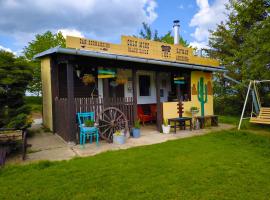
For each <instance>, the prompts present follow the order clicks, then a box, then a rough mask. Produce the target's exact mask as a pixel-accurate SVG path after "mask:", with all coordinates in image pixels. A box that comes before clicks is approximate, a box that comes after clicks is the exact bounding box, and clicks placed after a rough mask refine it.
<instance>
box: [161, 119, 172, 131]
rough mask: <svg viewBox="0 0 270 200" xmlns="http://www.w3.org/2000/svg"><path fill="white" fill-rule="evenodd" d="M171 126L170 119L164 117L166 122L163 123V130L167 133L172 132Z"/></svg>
mask: <svg viewBox="0 0 270 200" xmlns="http://www.w3.org/2000/svg"><path fill="white" fill-rule="evenodd" d="M170 129H171V126H170V125H169V124H168V120H167V119H164V122H163V124H162V132H163V133H165V134H169V133H170Z"/></svg>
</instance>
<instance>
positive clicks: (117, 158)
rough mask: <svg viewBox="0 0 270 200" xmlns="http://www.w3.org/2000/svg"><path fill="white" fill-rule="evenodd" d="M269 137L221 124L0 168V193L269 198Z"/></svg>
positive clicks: (1, 195) (17, 195) (18, 195)
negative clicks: (177, 136) (216, 128)
mask: <svg viewBox="0 0 270 200" xmlns="http://www.w3.org/2000/svg"><path fill="white" fill-rule="evenodd" d="M269 197H270V137H269V136H261V135H255V134H251V133H248V132H245V131H241V132H236V131H234V130H231V131H223V132H216V133H211V134H209V135H205V136H198V137H193V138H187V139H182V140H174V141H169V142H165V143H162V144H156V145H152V146H145V147H138V148H132V149H128V150H120V151H114V152H106V153H103V154H99V155H97V156H94V157H87V158H78V159H73V160H70V161H63V162H41V163H38V164H31V165H26V166H7V167H6V168H4V169H2V170H0V199H1V200H4V199H9V200H10V199H46V200H47V199H82V200H85V199H106V200H107V199H117V200H119V199H136V200H137V199H189V200H190V199H237V200H239V199H245V200H246V199H252V200H253V199H269Z"/></svg>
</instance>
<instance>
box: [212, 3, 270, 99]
mask: <svg viewBox="0 0 270 200" xmlns="http://www.w3.org/2000/svg"><path fill="white" fill-rule="evenodd" d="M227 11H228V13H229V14H228V20H227V21H225V22H222V23H221V24H219V25H218V27H217V29H216V30H215V31H211V37H210V39H209V46H210V47H211V48H212V50H211V51H210V54H211V56H213V57H214V58H217V59H219V60H220V62H221V65H223V66H225V67H226V69H227V70H228V71H229V72H228V74H229V76H231V77H233V78H234V79H236V80H238V81H240V82H242V83H243V84H242V85H241V84H238V85H235V86H232V85H230V87H225V89H224V90H220V93H218V94H219V95H222V96H224V95H231V94H234V96H235V95H236V96H238V99H239V97H240V98H242V99H243V98H244V97H245V93H246V88H245V85H247V84H248V81H249V80H250V79H252V80H253V79H256V80H261V79H270V70H269V69H270V66H269V64H270V1H269V0H230V1H229V3H228V5H227ZM217 82H218V83H220V84H223V86H226V85H224V83H225V80H224V78H223V77H222V76H218V77H217ZM262 92H263V91H262ZM241 103H242V101H241Z"/></svg>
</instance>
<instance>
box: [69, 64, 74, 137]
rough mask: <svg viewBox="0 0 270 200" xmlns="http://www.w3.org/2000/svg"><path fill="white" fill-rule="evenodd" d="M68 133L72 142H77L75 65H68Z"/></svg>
mask: <svg viewBox="0 0 270 200" xmlns="http://www.w3.org/2000/svg"><path fill="white" fill-rule="evenodd" d="M67 113H68V115H67V119H68V120H67V131H68V138H69V141H70V142H76V133H75V132H76V113H75V100H74V77H73V65H72V64H71V63H70V62H68V63H67Z"/></svg>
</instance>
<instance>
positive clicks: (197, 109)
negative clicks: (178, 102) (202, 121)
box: [190, 106, 200, 129]
mask: <svg viewBox="0 0 270 200" xmlns="http://www.w3.org/2000/svg"><path fill="white" fill-rule="evenodd" d="M198 112H200V109H199V108H198V107H196V106H192V107H191V108H190V113H191V115H192V120H193V121H194V116H195V115H196V114H197V113H198ZM193 124H194V129H199V127H200V126H199V122H198V121H197V120H195V121H194V122H193Z"/></svg>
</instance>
